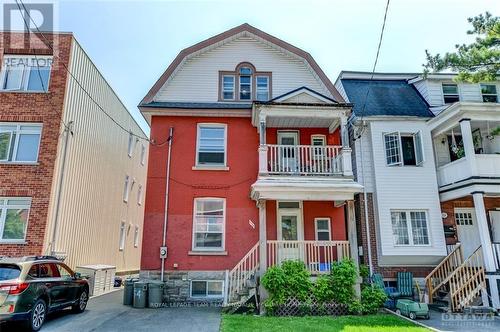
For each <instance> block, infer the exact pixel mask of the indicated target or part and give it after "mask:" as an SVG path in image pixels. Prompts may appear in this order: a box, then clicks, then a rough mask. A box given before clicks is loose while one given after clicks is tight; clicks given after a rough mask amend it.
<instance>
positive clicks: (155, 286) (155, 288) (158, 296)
mask: <svg viewBox="0 0 500 332" xmlns="http://www.w3.org/2000/svg"><path fill="white" fill-rule="evenodd" d="M164 289H165V284H164V283H163V282H161V281H150V282H149V285H148V306H149V307H150V308H159V307H161V304H162V303H163V291H164Z"/></svg>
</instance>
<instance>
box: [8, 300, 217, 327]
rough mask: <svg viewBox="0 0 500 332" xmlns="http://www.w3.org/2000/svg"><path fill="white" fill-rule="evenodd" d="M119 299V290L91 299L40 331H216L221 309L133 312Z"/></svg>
mask: <svg viewBox="0 0 500 332" xmlns="http://www.w3.org/2000/svg"><path fill="white" fill-rule="evenodd" d="M122 297H123V291H122V290H120V291H115V292H113V293H110V294H106V295H102V296H99V297H96V298H93V299H90V301H89V303H88V306H87V309H86V310H85V312H83V313H81V314H73V313H71V312H69V311H68V310H64V311H61V312H57V313H54V314H51V315H49V317H48V319H47V321H46V322H45V324H44V325H43V327H42V330H41V331H42V332H67V331H78V332H85V331H119V332H125V331H148V332H155V331H174V332H184V331H186V332H187V331H207V332H218V331H219V327H220V320H221V314H220V308H213V307H184V308H180V307H177V308H161V309H135V308H132V307H130V306H124V305H122ZM11 328H12V329H11ZM9 330H12V331H19V329H18V327H17V326H12V327H10V326H9ZM2 332H3V330H2Z"/></svg>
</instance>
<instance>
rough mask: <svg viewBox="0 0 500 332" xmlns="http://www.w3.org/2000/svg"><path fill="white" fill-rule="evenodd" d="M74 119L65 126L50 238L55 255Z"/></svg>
mask: <svg viewBox="0 0 500 332" xmlns="http://www.w3.org/2000/svg"><path fill="white" fill-rule="evenodd" d="M72 128H73V121H70V122H69V123H68V125H67V126H65V127H64V145H63V150H62V161H61V173H60V174H59V179H58V183H57V188H58V191H57V197H56V209H55V212H54V227H53V228H52V238H51V239H50V254H51V255H52V256H55V255H56V253H57V251H56V237H57V230H58V227H59V210H60V209H61V196H62V191H63V183H64V171H65V169H66V155H67V150H68V141H69V135H70V134H71V135H73V131H72Z"/></svg>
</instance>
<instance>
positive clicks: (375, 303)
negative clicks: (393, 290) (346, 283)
mask: <svg viewBox="0 0 500 332" xmlns="http://www.w3.org/2000/svg"><path fill="white" fill-rule="evenodd" d="M385 301H387V294H385V292H384V291H383V290H382V289H380V288H379V287H376V286H375V287H374V286H371V285H370V286H366V287H364V288H363V290H362V291H361V305H362V313H363V314H365V315H366V314H375V313H377V311H378V310H379V309H380V308H382V306H383V305H384V303H385Z"/></svg>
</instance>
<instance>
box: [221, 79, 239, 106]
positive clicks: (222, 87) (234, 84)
mask: <svg viewBox="0 0 500 332" xmlns="http://www.w3.org/2000/svg"><path fill="white" fill-rule="evenodd" d="M225 77H232V78H233V90H232V92H233V98H224V92H225V90H224V78H225ZM221 84H222V85H221V87H220V89H221V96H220V97H221V99H222V100H226V101H231V100H236V75H234V74H222V76H221Z"/></svg>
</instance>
